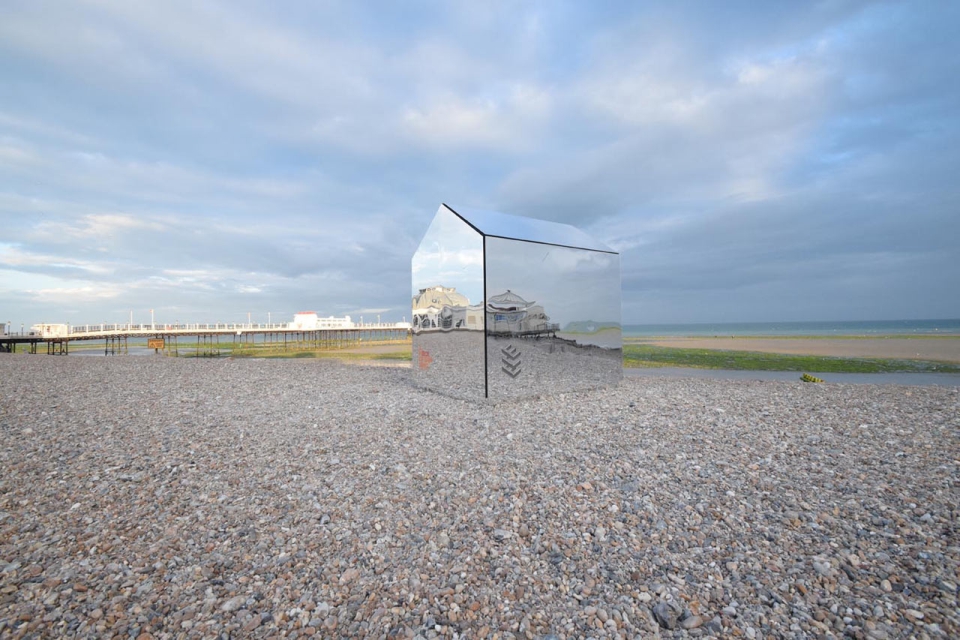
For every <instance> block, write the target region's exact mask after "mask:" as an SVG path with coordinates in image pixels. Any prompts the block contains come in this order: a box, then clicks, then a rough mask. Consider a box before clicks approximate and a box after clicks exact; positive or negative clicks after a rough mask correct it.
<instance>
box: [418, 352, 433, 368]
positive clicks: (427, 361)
mask: <svg viewBox="0 0 960 640" xmlns="http://www.w3.org/2000/svg"><path fill="white" fill-rule="evenodd" d="M417 360H418V361H419V362H420V369H421V370H423V371H426V370H427V369H429V368H430V365H431V364H432V363H433V358H431V357H430V352H429V351H424V350H423V349H420V353H419V355H418V357H417Z"/></svg>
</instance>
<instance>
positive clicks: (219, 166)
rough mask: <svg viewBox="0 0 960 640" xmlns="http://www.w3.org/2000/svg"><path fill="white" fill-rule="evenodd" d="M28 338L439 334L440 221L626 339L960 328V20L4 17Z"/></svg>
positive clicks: (17, 307)
mask: <svg viewBox="0 0 960 640" xmlns="http://www.w3.org/2000/svg"><path fill="white" fill-rule="evenodd" d="M2 13H3V17H2V19H0V220H2V225H0V230H2V235H0V314H3V317H2V318H0V321H7V320H10V321H12V322H13V323H14V325H15V328H16V330H19V326H18V325H19V324H20V323H25V324H26V325H27V326H29V325H30V324H32V323H35V322H40V321H45V322H70V323H73V324H81V323H85V322H101V321H108V322H114V321H125V320H126V319H128V318H129V314H130V311H131V310H132V311H133V312H134V316H135V320H146V319H148V317H149V309H155V314H156V320H157V322H173V321H175V320H179V321H188V320H189V321H245V320H246V318H247V314H248V313H251V314H252V317H253V319H254V321H265V320H266V317H267V313H268V312H270V313H271V314H272V318H273V319H274V320H278V319H290V318H291V317H292V314H293V313H294V312H295V311H298V310H302V309H312V310H316V311H318V312H319V313H321V314H322V315H343V314H351V315H353V316H354V317H355V318H356V317H357V316H360V315H364V319H365V320H371V319H374V316H376V315H377V314H381V316H382V319H383V320H400V318H401V317H403V316H406V317H407V318H408V319H409V315H410V312H409V304H410V298H409V290H410V258H411V256H412V254H413V252H414V250H415V248H416V246H417V244H418V243H419V240H420V237H421V236H422V234H423V233H424V232H425V231H426V229H427V226H428V224H429V222H430V220H431V218H432V217H433V215H434V213H435V212H436V210H437V207H438V206H439V204H440V202H448V203H450V204H451V205H452V206H454V207H457V206H462V207H476V208H482V209H493V210H499V211H504V212H507V213H514V214H520V215H529V216H534V217H540V218H545V219H549V220H557V221H563V222H568V223H572V224H575V225H578V226H580V227H582V228H584V229H585V230H587V231H588V232H590V233H592V234H594V235H595V236H596V237H597V238H598V239H599V240H601V241H602V242H604V243H606V244H608V245H610V246H612V247H614V248H615V249H617V250H619V251H621V252H622V268H623V319H624V321H625V322H627V323H657V322H719V321H777V320H819V319H824V320H840V319H850V320H857V319H899V318H947V317H960V295H958V294H960V249H958V245H960V242H958V238H960V197H958V194H960V187H958V184H960V179H958V176H960V126H958V123H960V119H958V114H960V82H958V81H957V78H958V77H960V44H958V42H960V40H958V39H957V37H956V33H957V31H958V27H960V3H956V2H942V3H938V2H924V3H866V2H823V3H802V2H798V3H772V2H771V3H757V2H743V3H737V2H723V3H715V2H704V3H664V4H647V3H634V2H624V3H622V4H621V3H580V2H577V3H573V2H572V3H561V2H555V1H552V0H551V1H547V2H543V3H536V2H516V3H511V2H473V1H467V2H463V3H450V2H438V3H386V2H385V3H382V4H377V3H355V2H342V3H341V2H322V3H321V2H302V3H283V4H282V5H275V4H274V3H267V2H243V1H241V2H236V1H230V2H227V1H225V0H224V1H223V2H216V1H210V2H203V3H197V2H173V1H170V2H132V1H130V0H116V1H112V0H104V1H98V2H75V3H62V2H49V3H48V2H39V1H37V0H27V1H23V2H17V1H14V2H5V3H4V8H3V11H2Z"/></svg>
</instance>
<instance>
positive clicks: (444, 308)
mask: <svg viewBox="0 0 960 640" xmlns="http://www.w3.org/2000/svg"><path fill="white" fill-rule="evenodd" d="M413 327H414V328H415V329H417V330H430V329H438V330H444V329H475V330H477V331H482V330H483V305H482V304H476V305H471V304H470V299H469V298H467V296H465V295H463V294H462V293H459V292H458V291H457V289H456V287H444V286H435V287H426V288H424V289H420V293H419V294H417V295H415V296H414V297H413Z"/></svg>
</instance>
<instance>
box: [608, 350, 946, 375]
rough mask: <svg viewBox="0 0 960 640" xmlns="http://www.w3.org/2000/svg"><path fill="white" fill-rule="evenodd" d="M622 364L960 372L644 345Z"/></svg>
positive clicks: (939, 365) (888, 362) (880, 361)
mask: <svg viewBox="0 0 960 640" xmlns="http://www.w3.org/2000/svg"><path fill="white" fill-rule="evenodd" d="M623 365H624V366H625V367H638V368H639V367H692V368H697V369H733V370H739V371H799V372H803V371H817V372H821V373H909V372H916V373H960V366H958V365H953V364H945V363H943V362H932V361H929V360H897V359H889V358H836V357H828V356H805V355H794V354H780V353H761V352H758V351H724V350H720V349H681V348H676V347H659V346H653V345H645V344H626V345H624V347H623Z"/></svg>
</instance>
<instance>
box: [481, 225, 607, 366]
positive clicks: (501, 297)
mask: <svg viewBox="0 0 960 640" xmlns="http://www.w3.org/2000/svg"><path fill="white" fill-rule="evenodd" d="M486 260H487V265H486V267H487V294H488V295H489V296H490V301H489V303H488V306H490V307H491V308H490V313H489V314H488V318H487V321H488V323H490V326H489V331H490V332H491V334H493V335H507V334H512V335H537V334H543V335H545V334H547V333H549V334H550V335H551V336H555V337H560V338H564V339H566V340H570V341H575V342H576V343H578V344H583V345H586V344H589V345H596V346H599V347H603V348H607V349H620V348H621V345H622V338H621V333H620V256H619V255H617V254H615V253H605V252H600V251H587V250H583V249H571V248H569V247H556V246H551V245H546V244H540V243H533V242H518V241H514V240H505V239H501V238H487V257H486ZM521 316H522V320H521Z"/></svg>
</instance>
